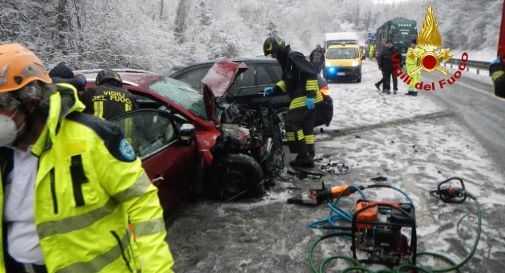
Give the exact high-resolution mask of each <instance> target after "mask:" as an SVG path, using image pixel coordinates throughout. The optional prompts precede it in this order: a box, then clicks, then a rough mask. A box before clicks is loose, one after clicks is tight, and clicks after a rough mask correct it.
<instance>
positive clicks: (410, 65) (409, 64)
mask: <svg viewBox="0 0 505 273" xmlns="http://www.w3.org/2000/svg"><path fill="white" fill-rule="evenodd" d="M414 51H417V52H420V53H421V52H422V51H421V49H420V48H418V47H416V48H411V47H409V49H407V58H406V60H405V67H406V69H407V74H408V75H409V76H410V77H411V78H412V80H411V81H410V83H409V87H410V88H411V89H414V87H415V86H416V84H417V83H418V82H419V81H420V80H421V70H419V71H417V72H415V73H413V72H412V70H413V69H414V68H416V67H418V66H419V61H420V60H419V58H418V57H416V56H415V54H414Z"/></svg>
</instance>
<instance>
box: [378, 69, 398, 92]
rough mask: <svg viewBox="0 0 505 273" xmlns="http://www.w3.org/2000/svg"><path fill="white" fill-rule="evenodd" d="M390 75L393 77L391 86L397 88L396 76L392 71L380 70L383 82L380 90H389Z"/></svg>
mask: <svg viewBox="0 0 505 273" xmlns="http://www.w3.org/2000/svg"><path fill="white" fill-rule="evenodd" d="M391 77H393V88H394V90H398V77H396V76H395V74H394V73H393V71H387V70H386V71H384V70H383V71H382V80H381V81H382V82H383V83H384V85H383V88H382V90H391Z"/></svg>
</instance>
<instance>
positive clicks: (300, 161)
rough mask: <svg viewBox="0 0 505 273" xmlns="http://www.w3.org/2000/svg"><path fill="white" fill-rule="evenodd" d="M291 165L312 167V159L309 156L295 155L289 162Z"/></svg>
mask: <svg viewBox="0 0 505 273" xmlns="http://www.w3.org/2000/svg"><path fill="white" fill-rule="evenodd" d="M289 166H291V167H302V168H313V167H314V160H312V158H310V157H309V156H307V155H305V156H297V157H296V159H295V160H292V161H290V162H289Z"/></svg>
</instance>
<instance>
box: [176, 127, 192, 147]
mask: <svg viewBox="0 0 505 273" xmlns="http://www.w3.org/2000/svg"><path fill="white" fill-rule="evenodd" d="M179 135H180V138H181V142H182V143H184V144H186V145H190V144H191V143H192V142H193V136H194V135H195V126H194V125H193V124H190V123H183V124H182V125H181V128H180V129H179Z"/></svg>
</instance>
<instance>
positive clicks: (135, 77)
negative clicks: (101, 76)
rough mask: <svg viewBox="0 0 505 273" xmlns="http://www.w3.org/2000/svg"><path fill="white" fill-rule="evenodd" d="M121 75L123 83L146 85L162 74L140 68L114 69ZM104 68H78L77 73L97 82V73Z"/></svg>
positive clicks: (87, 79)
mask: <svg viewBox="0 0 505 273" xmlns="http://www.w3.org/2000/svg"><path fill="white" fill-rule="evenodd" d="M112 70H113V71H115V72H117V73H118V74H119V75H120V76H121V80H122V81H123V84H127V85H133V86H145V85H147V84H149V83H151V82H153V81H155V80H157V79H159V78H160V75H158V74H156V73H154V72H151V71H147V70H140V69H129V68H119V69H112ZM100 71H102V69H88V70H76V71H74V73H75V74H83V75H84V76H85V77H86V81H87V82H95V79H96V75H97V74H98V72H100Z"/></svg>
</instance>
